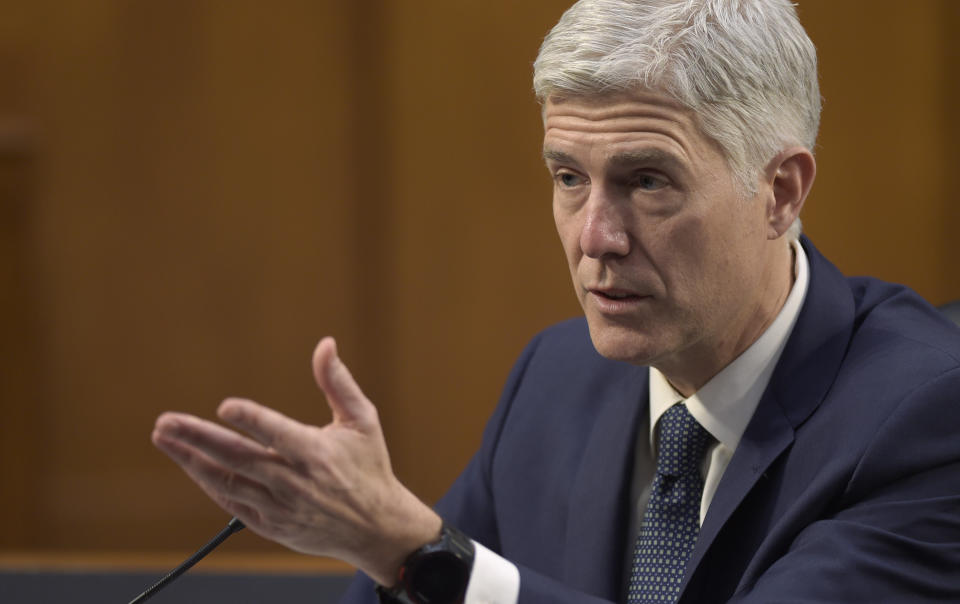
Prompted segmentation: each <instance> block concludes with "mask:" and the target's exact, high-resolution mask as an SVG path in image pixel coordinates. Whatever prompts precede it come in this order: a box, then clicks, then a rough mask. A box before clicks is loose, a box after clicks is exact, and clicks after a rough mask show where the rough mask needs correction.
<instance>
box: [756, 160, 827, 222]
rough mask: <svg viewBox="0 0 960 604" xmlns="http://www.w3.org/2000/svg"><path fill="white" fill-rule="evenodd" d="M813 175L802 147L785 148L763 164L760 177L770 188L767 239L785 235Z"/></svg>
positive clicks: (811, 163)
mask: <svg viewBox="0 0 960 604" xmlns="http://www.w3.org/2000/svg"><path fill="white" fill-rule="evenodd" d="M816 175H817V162H816V160H814V159H813V154H812V153H810V150H809V149H807V148H806V147H801V146H795V147H788V148H786V149H784V150H783V151H781V152H780V153H778V154H777V155H776V156H775V157H774V158H773V159H772V160H771V161H770V163H768V164H767V167H766V169H765V170H764V177H765V179H766V181H767V183H768V184H769V186H770V197H769V198H768V203H767V221H768V224H769V231H768V233H767V236H768V237H769V238H770V239H777V238H778V237H780V236H782V235H783V234H784V233H786V232H787V229H789V228H790V225H791V224H793V221H794V220H795V219H796V218H797V216H799V215H800V210H801V209H802V208H803V202H804V201H806V199H807V193H809V192H810V187H812V186H813V180H814V178H816Z"/></svg>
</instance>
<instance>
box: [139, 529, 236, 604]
mask: <svg viewBox="0 0 960 604" xmlns="http://www.w3.org/2000/svg"><path fill="white" fill-rule="evenodd" d="M243 527H244V524H243V522H241V521H240V519H239V518H236V517H234V518H232V519H231V520H230V522H228V523H227V526H226V528H224V529H223V530H222V531H220V532H219V533H217V536H216V537H214V538H213V539H211V540H210V541H209V542H208V543H207V544H206V545H204V546H203V547H201V548H200V549H198V550H197V552H196V553H195V554H193V555H192V556H190V557H189V558H187V559H186V560H184V562H183V563H182V564H181V565H180V566H178V567H176V568H175V569H173V570H172V571H170V572H169V573H167V574H166V576H164V577H163V578H162V579H160V580H159V581H157V582H156V583H154V584H153V585H152V586H151V587H150V588H149V589H148V590H147V591H145V592H143V593H142V594H140V595H139V596H137V597H136V598H134V599H132V600H130V604H139V603H140V602H146V601H147V600H149V599H150V598H152V597H153V596H154V595H156V593H157V592H158V591H160V590H161V589H163V588H164V587H166V586H167V585H168V584H169V583H170V582H171V581H173V580H174V579H176V578H177V577H179V576H180V575H182V574H183V573H185V572H187V571H188V570H190V568H191V567H192V566H193V565H194V564H196V563H197V562H199V561H200V560H203V558H204V557H205V556H206V555H207V554H209V553H210V552H212V551H213V550H214V548H216V547H217V546H218V545H220V544H221V543H223V542H224V541H226V540H227V537H229V536H230V535H232V534H234V533H236V532H237V531H239V530H241V529H242V528H243Z"/></svg>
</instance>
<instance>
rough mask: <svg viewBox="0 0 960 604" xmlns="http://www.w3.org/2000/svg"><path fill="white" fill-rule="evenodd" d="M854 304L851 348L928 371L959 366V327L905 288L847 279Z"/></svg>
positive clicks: (945, 369)
mask: <svg viewBox="0 0 960 604" xmlns="http://www.w3.org/2000/svg"><path fill="white" fill-rule="evenodd" d="M850 285H851V290H852V292H853V294H854V300H855V304H856V316H855V320H854V321H855V323H854V326H855V331H854V338H853V341H852V346H851V352H857V353H860V354H863V355H868V356H870V357H872V358H874V359H880V358H884V359H889V358H902V359H904V360H905V361H907V362H906V365H908V366H920V365H922V366H925V368H926V369H927V370H928V371H931V372H939V371H947V370H950V369H953V368H957V367H960V328H958V327H957V326H956V325H955V324H954V323H953V322H952V321H950V320H949V319H947V317H946V316H944V315H943V313H941V312H940V311H938V310H937V309H936V308H934V307H933V306H931V305H930V304H929V303H928V302H927V301H926V300H924V299H923V298H922V297H920V295H918V294H917V293H916V292H914V291H913V290H911V289H910V288H908V287H905V286H902V285H897V284H893V283H887V282H884V281H880V280H878V279H872V278H867V277H855V278H851V279H850Z"/></svg>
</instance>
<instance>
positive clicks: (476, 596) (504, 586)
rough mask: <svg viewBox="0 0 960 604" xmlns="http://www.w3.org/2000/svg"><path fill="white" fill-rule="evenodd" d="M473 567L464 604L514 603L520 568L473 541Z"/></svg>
mask: <svg viewBox="0 0 960 604" xmlns="http://www.w3.org/2000/svg"><path fill="white" fill-rule="evenodd" d="M473 548H474V555H473V570H472V571H471V573H470V582H469V583H467V593H466V595H465V596H464V599H463V604H517V598H518V597H519V596H520V571H519V570H517V567H516V566H514V565H513V563H512V562H510V561H509V560H507V559H506V558H501V557H500V556H498V555H497V554H495V553H493V552H492V551H490V550H488V549H487V548H485V547H483V546H482V545H480V544H479V543H477V542H476V541H474V542H473Z"/></svg>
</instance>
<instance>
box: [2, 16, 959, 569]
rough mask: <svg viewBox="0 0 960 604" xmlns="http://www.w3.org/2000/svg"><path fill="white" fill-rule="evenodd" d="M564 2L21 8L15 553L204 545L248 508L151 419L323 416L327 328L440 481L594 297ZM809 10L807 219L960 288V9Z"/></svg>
mask: <svg viewBox="0 0 960 604" xmlns="http://www.w3.org/2000/svg"><path fill="white" fill-rule="evenodd" d="M566 4H567V0H549V1H547V0H540V1H538V2H522V3H518V2H508V1H506V0H483V1H480V0H452V1H451V0H443V1H440V0H421V1H419V2H401V1H398V0H368V1H367V2H363V3H353V2H332V1H331V2H315V1H312V0H299V1H298V0H284V1H282V2H275V3H271V4H270V7H269V8H267V6H266V4H265V3H262V2H255V1H253V0H248V1H240V2H231V3H221V2H213V1H192V0H169V1H166V2H159V3H158V2H140V1H134V0H95V1H91V2H83V3H79V2H77V3H73V2H54V1H50V0H44V1H38V2H30V3H26V2H16V1H15V0H2V1H0V14H2V18H0V220H2V224H0V233H2V237H3V239H2V242H0V249H2V250H3V255H2V257H0V303H2V307H0V329H2V333H3V338H2V342H3V344H2V346H0V354H2V357H0V363H2V365H0V396H2V398H0V485H2V487H0V488H2V489H3V494H2V495H3V496H2V497H0V516H2V517H3V518H5V519H7V523H6V527H5V529H4V531H2V532H0V552H8V553H9V552H24V551H33V552H73V553H79V554H81V555H83V554H84V553H87V554H90V555H91V556H92V555H93V553H94V552H99V551H104V550H109V551H127V552H133V551H143V550H150V551H163V550H174V551H181V550H188V549H191V548H193V547H195V546H196V545H198V544H199V542H200V541H202V540H203V539H206V537H207V536H208V535H209V534H211V533H212V532H214V531H216V530H218V529H219V527H220V526H221V524H222V523H223V522H224V521H225V517H224V515H223V513H222V512H220V511H219V510H218V509H217V508H215V506H213V504H211V503H209V502H208V501H207V500H206V499H205V498H204V496H202V495H201V494H200V493H199V491H198V490H197V489H195V488H194V487H193V485H192V483H190V482H189V480H188V479H187V478H186V477H185V476H183V475H182V474H181V473H180V472H179V470H178V469H177V468H176V467H175V466H174V465H173V464H172V463H171V462H169V461H168V460H167V459H166V458H165V457H163V456H162V455H161V454H160V453H158V452H156V451H155V450H154V449H153V448H152V447H151V445H150V444H149V433H150V430H151V427H152V423H153V419H154V418H155V416H156V415H157V414H158V413H160V412H161V411H163V410H165V409H180V410H187V411H191V412H194V413H198V414H202V415H205V416H210V415H212V413H213V410H214V408H215V406H216V404H217V403H218V402H219V400H220V399H222V398H223V397H224V396H227V395H234V394H236V395H242V396H248V397H251V398H255V399H258V400H260V401H262V402H265V403H268V404H270V405H273V406H275V407H277V408H279V409H281V410H283V411H284V412H286V413H288V414H290V415H293V416H294V417H297V418H300V419H302V420H304V421H310V422H324V421H326V419H327V417H328V414H327V412H326V411H325V408H324V405H323V402H322V399H321V397H320V396H319V395H317V394H316V392H315V389H314V386H313V384H312V380H311V377H310V371H309V364H308V362H309V356H310V352H311V350H312V346H313V344H314V343H315V341H316V340H317V339H318V338H319V337H320V336H321V335H324V334H328V333H329V334H333V335H335V336H337V337H338V339H339V342H340V346H341V352H342V355H343V356H344V358H345V359H346V361H347V362H348V363H349V364H350V365H351V367H352V368H353V370H354V373H355V374H356V376H357V377H358V379H359V380H360V381H361V384H363V385H364V387H365V389H366V390H367V391H368V393H369V394H370V396H371V398H373V399H374V401H375V402H377V403H378V405H379V407H380V409H381V414H382V417H383V420H384V424H385V429H386V432H387V439H388V442H389V444H390V446H391V450H392V455H393V460H394V464H395V467H396V470H397V472H398V473H399V474H400V476H401V477H402V478H403V479H404V480H405V481H406V482H407V483H408V484H409V485H410V486H411V487H412V488H413V489H414V490H415V491H416V492H417V493H418V494H420V495H421V496H422V497H423V498H424V499H426V500H428V501H433V500H435V499H436V498H437V497H438V496H439V495H440V494H441V493H442V492H443V490H444V488H445V486H446V485H447V484H448V483H449V482H450V481H451V480H452V478H453V477H454V476H455V475H456V473H457V472H458V471H459V469H460V468H461V467H462V466H463V464H464V463H465V462H466V460H467V459H468V457H469V455H470V453H471V452H472V451H473V449H474V448H475V447H476V446H477V444H478V442H479V438H480V431H481V430H482V427H483V423H484V420H485V418H486V417H487V416H488V414H489V413H490V411H491V410H492V408H493V406H494V404H495V402H496V398H497V395H498V392H499V388H500V386H501V384H502V382H503V379H504V378H505V376H506V373H507V371H508V369H509V367H510V365H511V363H512V361H513V359H514V358H515V356H516V355H517V354H518V353H519V351H520V349H521V348H522V346H523V344H524V343H525V342H526V341H527V340H528V339H529V337H530V336H531V335H533V334H534V333H535V332H536V331H538V330H539V329H541V328H543V327H545V326H546V325H548V324H550V323H552V322H555V321H557V320H559V319H562V318H565V317H568V316H573V315H575V314H577V313H578V307H577V305H576V302H575V300H574V297H573V295H572V293H571V292H570V291H569V290H570V286H569V283H568V276H567V273H566V268H565V264H564V261H563V259H562V255H561V253H560V246H559V244H558V241H557V240H556V236H555V234H554V232H553V225H552V220H551V212H550V185H549V182H548V180H547V178H546V172H545V171H544V169H543V168H542V165H541V161H540V159H539V145H540V136H541V133H540V125H539V121H538V107H537V105H536V103H535V102H534V100H533V98H532V95H531V93H530V65H531V63H532V60H533V58H534V57H535V55H536V51H537V47H538V46H539V42H540V40H541V38H542V36H543V35H544V34H545V33H546V31H547V30H548V29H549V27H550V26H551V25H552V24H553V23H554V22H555V21H556V19H557V18H558V17H559V15H560V13H561V12H562V10H563V9H564V7H565V6H566ZM800 13H801V18H802V20H803V22H804V23H805V24H806V26H807V28H808V30H809V31H810V34H811V36H812V37H813V39H814V41H815V43H816V44H817V46H818V48H819V50H820V58H821V64H822V92H823V95H824V97H825V101H826V102H825V109H824V116H823V128H822V135H821V138H820V145H819V149H818V160H819V169H820V173H819V177H818V182H817V184H816V186H815V187H814V191H813V194H812V195H811V197H810V199H809V201H808V206H807V207H808V210H807V211H806V213H805V216H804V218H805V225H806V230H807V232H808V233H809V234H810V235H811V236H812V237H813V239H814V240H815V241H816V242H817V243H818V244H819V246H820V247H821V248H822V249H823V250H824V251H825V252H827V253H828V255H830V256H831V257H832V258H833V259H834V260H835V262H837V263H838V264H839V266H840V267H841V268H842V269H843V270H845V271H846V272H848V273H851V274H854V273H869V274H874V275H878V276H881V277H884V278H887V279H891V280H896V281H901V282H904V283H907V284H910V285H911V286H913V287H915V288H916V289H917V290H918V291H920V292H921V293H922V294H923V295H925V296H926V297H927V298H928V299H930V300H931V301H932V302H934V303H943V302H945V301H947V300H949V299H955V298H960V262H958V257H960V255H958V253H957V244H956V242H955V236H954V232H955V230H956V227H957V225H958V223H960V209H958V208H960V203H958V202H960V198H958V194H957V193H956V192H955V190H954V186H953V185H954V182H953V181H954V178H953V174H952V169H953V167H954V166H955V165H957V160H958V159H960V158H958V151H957V147H956V144H955V140H956V139H957V137H958V135H960V124H958V118H957V117H956V112H955V107H957V106H958V103H957V101H958V100H960V88H958V84H957V76H958V67H960V42H958V41H957V39H956V38H955V36H953V32H954V31H956V29H957V26H960V9H958V5H957V4H955V3H953V2H951V1H950V0H939V1H938V0H925V1H922V2H916V3H903V2H899V1H898V0H885V1H883V2H866V1H863V2H859V1H857V2H854V1H851V2H841V3H838V2H830V1H828V0H802V1H801V2H800ZM229 547H230V548H233V549H234V551H239V552H272V551H276V549H275V548H274V547H273V546H271V545H269V544H267V543H265V542H263V541H262V540H260V539H258V538H256V537H255V536H253V535H241V536H239V537H238V538H237V539H236V540H235V543H232V544H230V546H229Z"/></svg>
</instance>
